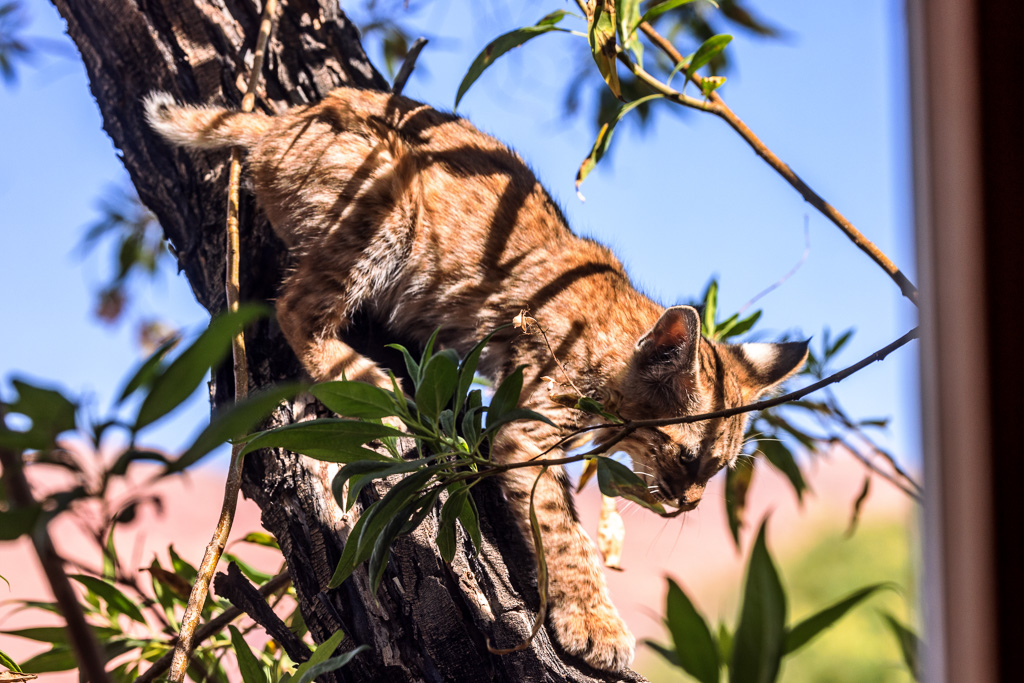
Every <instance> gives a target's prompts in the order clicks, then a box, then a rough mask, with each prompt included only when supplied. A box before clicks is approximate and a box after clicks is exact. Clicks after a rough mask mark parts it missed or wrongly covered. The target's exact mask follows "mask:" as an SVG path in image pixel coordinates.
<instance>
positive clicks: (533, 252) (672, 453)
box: [148, 88, 806, 670]
mask: <svg viewBox="0 0 1024 683" xmlns="http://www.w3.org/2000/svg"><path fill="white" fill-rule="evenodd" d="M148 115H149V120H150V122H151V123H152V125H153V126H154V128H155V129H156V130H158V131H159V132H160V133H161V134H162V135H164V137H166V138H167V139H168V140H170V141H172V142H174V143H176V144H184V145H187V146H190V147H194V148H204V149H210V148H215V147H224V146H228V145H242V146H245V147H246V148H247V149H248V153H249V157H248V165H249V172H250V173H251V175H252V177H253V179H254V181H255V187H256V194H257V197H258V198H259V201H260V202H261V204H262V206H263V209H264V210H265V211H266V214H267V216H268V218H269V219H270V221H271V223H272V224H273V226H274V229H275V230H276V231H277V233H278V234H279V235H280V237H281V238H282V239H283V240H284V241H285V243H286V244H287V245H288V246H289V247H290V248H291V249H292V251H293V252H294V254H295V256H296V267H295V270H294V272H293V273H292V274H291V275H290V276H289V277H288V279H287V281H286V282H285V283H284V285H283V287H282V290H281V296H280V298H279V300H278V302H277V316H278V320H279V322H280V325H281V328H282V330H283V331H284V333H285V335H286V336H287V338H288V341H289V343H290V344H291V346H292V348H293V349H294V350H295V353H296V354H297V355H298V356H299V358H300V359H301V360H302V362H303V364H304V365H305V367H306V369H307V370H308V371H309V373H310V374H311V375H312V376H313V377H314V378H315V379H317V380H328V379H336V378H340V377H341V375H342V374H344V375H345V376H346V377H348V378H349V379H360V380H364V381H367V382H373V383H377V384H379V385H381V386H383V387H385V388H388V389H390V388H391V385H390V382H388V381H387V379H386V376H385V375H384V373H383V372H381V371H380V370H379V369H378V368H377V367H376V366H374V365H373V364H372V363H371V362H369V361H368V360H366V359H365V358H363V357H362V356H360V355H358V354H357V353H355V352H354V351H353V350H352V349H351V348H350V347H349V346H347V345H346V344H345V343H344V342H343V341H341V339H339V336H338V335H339V332H341V333H344V331H345V329H346V328H347V326H348V325H349V324H350V321H351V320H352V316H353V314H354V313H355V312H356V311H357V310H365V311H367V312H368V313H370V314H371V315H373V316H375V317H377V318H378V319H380V320H381V321H383V322H384V323H385V324H386V325H387V326H388V327H390V329H392V330H393V331H395V332H396V333H400V334H401V335H403V336H405V337H407V338H412V339H416V340H419V341H420V342H421V343H422V342H425V340H426V338H427V337H428V336H429V335H430V333H431V332H432V331H433V330H434V329H435V328H437V327H439V326H440V327H441V334H440V337H439V342H440V343H441V344H442V345H444V346H447V347H450V348H454V349H456V350H458V351H459V352H460V353H465V352H467V351H468V350H469V348H470V347H471V346H472V344H473V343H474V342H475V341H476V340H477V339H480V338H481V337H483V336H484V335H485V334H487V333H488V332H490V331H492V330H494V329H495V328H497V327H498V326H500V325H502V324H505V323H508V322H510V321H511V320H512V318H513V316H515V315H516V313H517V312H519V311H520V310H521V309H523V308H528V309H529V310H530V311H531V315H532V316H533V317H535V318H536V319H537V320H539V321H540V323H541V324H542V325H543V326H544V329H545V330H546V332H547V334H548V337H549V339H550V340H551V343H552V346H553V348H554V351H555V353H556V354H557V356H558V358H559V359H560V360H561V361H562V362H563V363H564V365H565V367H566V369H567V370H568V372H569V373H570V374H571V375H572V380H573V382H574V383H575V385H576V386H578V387H580V388H581V390H582V391H584V392H585V393H587V394H588V395H590V396H592V397H595V398H598V399H599V400H602V401H605V402H606V403H607V404H608V405H610V406H612V407H614V409H615V410H617V411H619V413H620V414H621V415H623V416H624V417H626V418H654V417H670V416H681V415H687V414H695V413H699V412H702V411H707V410H715V409H719V408H723V407H729V406H735V405H741V404H743V403H745V402H747V401H749V400H751V399H752V398H754V397H756V396H757V395H759V394H760V393H762V392H763V391H765V390H767V389H769V388H770V387H772V386H774V385H775V384H777V383H778V382H780V381H782V380H783V379H784V378H785V377H787V376H789V375H790V374H792V373H793V372H795V371H796V370H797V369H798V368H799V366H800V364H801V363H802V362H803V359H804V356H805V355H806V345H805V344H779V345H772V346H771V347H766V346H763V345H757V347H756V348H755V347H754V346H751V347H750V348H749V349H748V352H745V351H744V346H743V345H741V346H728V345H723V344H716V343H712V342H709V341H707V340H704V339H702V338H701V337H700V334H699V329H700V328H699V322H698V318H697V313H696V311H694V309H692V308H689V307H674V308H671V309H668V310H666V309H665V308H664V307H662V306H660V305H658V304H656V303H655V302H653V301H651V300H650V299H649V298H647V297H646V296H644V295H643V294H641V293H639V292H638V291H637V290H636V289H635V288H634V287H633V286H632V285H631V284H630V282H629V278H628V277H627V275H626V273H625V271H624V270H623V268H622V265H621V264H620V263H619V261H618V260H617V259H616V258H615V256H614V255H613V254H612V253H611V252H610V251H609V250H608V249H607V248H605V247H604V246H602V245H600V244H597V243H595V242H593V241H590V240H586V239H582V238H580V237H577V236H575V235H573V234H572V232H570V230H569V228H568V227H567V225H566V223H565V220H564V218H563V217H562V214H561V212H560V211H559V209H558V207H557V206H556V205H555V203H554V202H553V201H552V200H551V198H550V197H549V196H548V194H547V193H546V192H545V191H544V188H542V187H541V185H540V184H539V183H538V182H537V180H536V178H534V176H533V174H532V173H531V172H530V170H529V169H528V168H527V166H526V165H525V164H524V163H523V161H522V160H521V159H520V158H519V157H518V156H517V155H516V154H515V152H513V151H511V150H510V149H508V148H507V147H506V146H505V145H503V144H501V143H500V142H498V141H497V140H495V139H494V138H492V137H490V136H487V135H485V134H483V133H481V132H479V131H478V130H476V129H475V128H474V127H473V126H472V125H470V124H469V123H468V122H466V121H464V120H462V119H459V118H457V117H455V116H453V115H451V114H446V113H442V112H439V111H436V110H434V109H431V108H430V107H427V106H426V105H423V104H420V103H419V102H414V101H413V100H410V99H407V98H405V97H400V96H391V95H388V94H385V93H377V92H367V91H359V90H353V89H347V88H342V89H339V90H336V91H334V92H333V93H331V95H330V96H329V97H327V99H325V100H324V101H323V102H320V103H318V104H315V105H312V106H308V107H301V108H296V109H293V110H291V111H289V112H288V113H286V114H284V115H281V116H277V117H273V118H271V117H267V116H264V115H255V114H254V115H245V114H237V113H230V112H227V111H225V110H222V109H216V108H197V107H181V106H177V105H174V104H173V103H172V102H170V101H168V98H167V97H166V96H154V97H151V98H150V99H149V102H148ZM690 260H691V262H697V261H698V256H697V255H693V256H692V257H691V259H690ZM520 364H525V365H526V366H527V370H526V381H525V386H524V390H523V394H522V396H523V398H522V405H523V406H527V407H530V408H533V409H534V410H538V411H540V412H543V413H545V414H546V415H548V416H549V417H551V418H552V420H553V421H554V422H556V423H557V424H559V425H562V429H555V428H552V427H549V426H546V425H543V424H540V423H532V422H531V423H524V422H517V423H513V424H512V425H510V426H509V427H508V428H506V429H505V430H504V431H503V432H502V434H501V436H500V438H499V440H498V442H497V443H496V445H495V452H494V453H493V457H494V458H495V459H497V460H498V461H499V462H516V461H522V460H524V459H525V458H530V457H533V456H535V455H537V454H538V453H540V452H541V451H542V450H543V449H544V448H546V447H548V446H549V445H551V444H552V443H553V442H554V441H555V440H557V439H558V438H559V437H560V436H561V435H562V434H563V433H564V432H565V431H567V430H571V429H573V428H575V427H578V426H582V425H583V424H585V423H587V422H588V421H590V420H591V418H590V416H586V415H583V414H580V413H577V412H576V411H572V410H569V409H566V408H562V407H558V406H556V405H554V404H552V403H551V402H550V401H548V400H547V392H546V390H545V389H544V386H543V384H544V383H543V381H542V380H541V377H543V376H545V375H550V376H554V377H558V376H559V370H558V368H557V367H556V364H555V362H554V360H553V359H552V358H551V354H550V353H549V351H548V350H547V348H546V346H545V345H544V343H543V341H542V339H541V338H540V337H539V336H537V335H535V336H521V334H520V333H518V332H513V331H508V332H503V333H500V334H498V335H497V336H496V337H495V340H494V342H493V343H492V345H491V347H490V348H489V349H488V351H487V352H486V354H485V356H484V358H483V360H482V363H481V371H482V372H484V373H485V374H488V375H490V376H491V377H493V378H494V379H495V380H497V381H500V380H501V379H502V378H503V377H504V376H506V375H507V374H508V373H509V372H511V371H512V370H513V369H515V368H516V367H517V366H518V365H520ZM743 425H744V418H743V417H733V418H729V419H725V420H714V421H710V422H702V423H699V424H691V425H677V426H669V427H664V428H660V429H646V430H638V431H637V432H635V433H634V434H632V435H631V436H630V437H628V438H627V439H626V440H625V441H624V442H623V443H622V444H621V445H620V448H621V450H624V451H626V452H628V453H629V454H630V455H631V456H632V458H633V461H634V468H635V469H636V470H637V472H638V473H640V474H641V476H642V477H644V478H645V479H646V480H647V481H648V482H649V483H650V485H651V487H652V490H653V491H654V492H655V494H656V495H658V496H659V497H660V498H662V499H664V500H666V501H668V502H670V503H672V504H674V505H676V506H679V507H681V508H683V509H692V508H693V507H694V506H696V504H697V502H698V501H699V500H700V498H701V495H702V494H703V491H704V486H705V484H706V483H707V480H708V478H710V477H711V476H712V475H713V474H715V473H716V472H717V471H719V470H720V469H721V468H722V467H723V466H725V465H727V464H730V463H731V462H732V461H733V460H734V459H735V457H736V454H737V451H738V449H739V447H740V445H741V441H742V435H743ZM608 436H610V435H599V436H598V439H597V440H598V441H600V439H602V438H608ZM559 455H561V453H559V452H553V453H551V457H558V456H559ZM537 474H538V470H537V469H536V468H523V469H517V470H512V471H510V472H509V473H508V475H507V476H506V477H505V479H504V482H503V484H504V489H505V491H506V494H507V496H508V499H509V501H510V504H511V505H512V506H513V508H514V510H515V513H516V516H517V518H518V520H519V521H520V525H521V527H522V529H523V531H524V533H528V529H529V522H528V509H529V494H530V489H531V487H532V485H533V482H534V480H535V478H536V476H537ZM536 505H537V510H538V514H539V517H540V524H541V528H542V534H543V541H544V547H545V550H546V554H547V560H548V567H549V570H550V577H551V584H550V587H551V609H550V614H551V622H550V625H551V627H552V628H553V630H554V632H555V634H556V636H557V638H558V641H559V642H560V643H561V645H562V646H563V647H564V648H565V649H566V650H567V651H568V652H570V653H572V654H576V655H580V656H582V657H583V658H584V659H586V660H587V661H588V662H589V663H590V664H592V665H594V666H596V667H600V668H604V669H612V670H618V669H621V668H622V667H625V666H626V665H628V664H629V662H630V661H631V660H632V657H633V650H634V645H635V641H634V639H633V636H632V635H631V634H630V633H629V630H628V629H627V628H626V625H625V624H624V623H623V622H622V620H621V619H620V617H619V615H618V613H617V612H616V610H615V607H614V606H613V605H612V604H611V600H610V599H609V596H608V591H607V588H606V586H605V582H604V577H603V574H602V569H601V566H600V563H599V561H598V557H597V553H596V551H595V549H594V547H593V544H592V543H591V541H590V538H589V537H588V536H587V534H586V532H585V531H584V530H583V529H582V528H581V527H580V525H579V523H578V520H577V517H576V513H575V510H574V509H573V504H572V498H571V495H570V493H569V487H568V485H567V481H566V477H565V474H564V473H563V472H562V471H561V468H554V469H551V470H549V471H548V472H547V474H545V475H544V478H543V480H542V481H541V482H540V484H539V485H538V487H537V497H536Z"/></svg>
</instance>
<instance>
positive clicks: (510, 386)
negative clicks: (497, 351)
mask: <svg viewBox="0 0 1024 683" xmlns="http://www.w3.org/2000/svg"><path fill="white" fill-rule="evenodd" d="M523 367H524V366H522V365H520V366H519V367H518V368H516V369H515V370H514V371H513V372H512V374H510V375H509V376H508V377H506V378H505V379H504V380H503V381H502V383H501V385H500V386H499V387H498V388H497V390H495V392H494V396H492V397H491V403H490V406H489V407H488V409H487V421H488V423H490V421H491V420H498V419H500V418H501V416H502V415H504V414H505V413H507V412H509V411H510V410H512V409H513V408H515V407H516V406H517V405H519V394H521V393H522V391H523Z"/></svg>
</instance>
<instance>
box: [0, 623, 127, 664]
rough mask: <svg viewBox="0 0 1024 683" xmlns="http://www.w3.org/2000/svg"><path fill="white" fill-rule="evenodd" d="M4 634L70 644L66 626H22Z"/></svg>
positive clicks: (54, 643) (43, 641)
mask: <svg viewBox="0 0 1024 683" xmlns="http://www.w3.org/2000/svg"><path fill="white" fill-rule="evenodd" d="M108 630H109V629H108ZM3 634H4V635H7V636H17V637H18V638H26V639H28V640H35V641H38V642H40V643H50V644H51V645H68V646H70V642H69V641H68V630H67V628H65V627H64V626H41V627H37V628H22V629H17V630H14V631H3ZM8 668H10V667H8Z"/></svg>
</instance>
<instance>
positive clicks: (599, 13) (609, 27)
mask: <svg viewBox="0 0 1024 683" xmlns="http://www.w3.org/2000/svg"><path fill="white" fill-rule="evenodd" d="M590 7H591V6H588V11H589V9H590ZM592 8H593V12H594V13H593V15H591V16H588V17H587V19H588V21H589V23H590V26H589V29H588V31H587V40H588V41H589V43H590V53H591V55H592V56H593V57H594V62H595V63H597V69H598V71H600V72H601V77H602V78H604V82H605V83H607V84H608V89H609V90H611V91H612V94H613V95H615V97H617V98H619V99H620V100H621V99H622V87H621V86H620V85H619V73H618V70H617V68H616V48H615V23H616V22H615V2H614V0H594V3H593V5H592Z"/></svg>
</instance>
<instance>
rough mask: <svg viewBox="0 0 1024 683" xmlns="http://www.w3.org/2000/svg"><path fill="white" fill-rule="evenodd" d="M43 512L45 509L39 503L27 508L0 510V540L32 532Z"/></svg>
mask: <svg viewBox="0 0 1024 683" xmlns="http://www.w3.org/2000/svg"><path fill="white" fill-rule="evenodd" d="M42 513H43V509H42V507H40V506H39V505H38V504H36V505H33V506H32V507H27V508H14V509H12V510H0V541H13V540H14V539H16V538H18V537H19V536H21V535H22V534H30V533H32V530H33V529H35V526H36V522H37V521H38V520H39V516H40V515H41V514H42Z"/></svg>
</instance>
